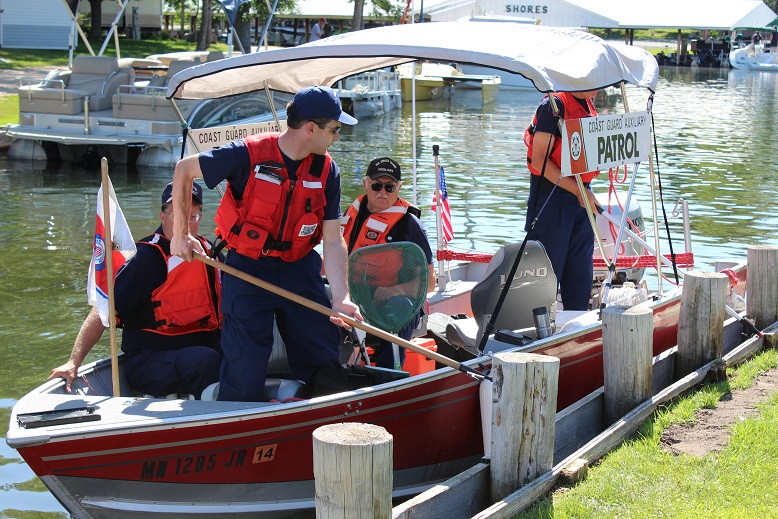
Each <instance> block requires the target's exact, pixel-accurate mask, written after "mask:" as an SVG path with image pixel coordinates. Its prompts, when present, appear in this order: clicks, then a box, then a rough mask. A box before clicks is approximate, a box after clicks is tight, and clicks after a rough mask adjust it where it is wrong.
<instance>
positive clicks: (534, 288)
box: [470, 240, 557, 330]
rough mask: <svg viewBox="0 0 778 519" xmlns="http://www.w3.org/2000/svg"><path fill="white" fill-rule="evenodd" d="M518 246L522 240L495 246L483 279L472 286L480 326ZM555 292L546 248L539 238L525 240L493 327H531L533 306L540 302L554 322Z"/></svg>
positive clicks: (474, 307) (472, 303) (492, 303)
mask: <svg viewBox="0 0 778 519" xmlns="http://www.w3.org/2000/svg"><path fill="white" fill-rule="evenodd" d="M520 248H521V244H519V243H514V244H510V245H506V246H504V247H502V248H501V249H500V250H498V251H497V253H496V254H495V255H494V257H493V258H492V261H490V262H489V266H488V267H487V270H486V274H485V275H484V279H482V280H481V281H480V282H479V283H478V284H477V285H476V286H475V287H474V288H473V291H472V292H471V294H470V306H471V307H472V309H473V316H474V317H475V318H476V320H477V321H478V326H479V328H480V327H481V326H482V323H481V321H482V320H483V319H484V318H486V319H487V320H488V318H489V317H490V316H491V314H492V312H493V311H494V307H495V305H496V304H497V300H498V299H499V297H500V292H501V290H502V288H503V286H504V285H505V279H506V278H507V275H508V274H509V273H510V270H511V267H512V266H513V263H514V262H515V261H516V254H518V252H519V249H520ZM556 292H557V279H556V275H555V274H554V269H553V267H552V266H551V261H550V260H549V259H548V255H547V254H546V249H545V248H543V245H542V244H541V243H540V242H538V241H534V240H529V241H527V245H526V246H525V248H524V256H523V257H522V258H521V262H520V263H519V269H518V270H517V271H516V275H515V276H514V278H513V282H512V283H511V288H510V289H509V290H508V296H507V297H506V298H505V302H504V303H503V306H502V309H501V310H500V314H499V315H498V316H497V322H496V323H495V330H499V329H500V328H507V329H509V330H516V329H519V328H530V327H534V320H533V317H532V310H533V309H534V308H537V307H541V306H544V307H546V308H547V309H548V314H549V318H550V320H551V322H553V321H554V318H555V316H556Z"/></svg>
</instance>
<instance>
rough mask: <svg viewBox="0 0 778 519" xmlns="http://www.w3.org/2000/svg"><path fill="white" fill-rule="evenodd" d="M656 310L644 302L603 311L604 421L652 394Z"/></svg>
mask: <svg viewBox="0 0 778 519" xmlns="http://www.w3.org/2000/svg"><path fill="white" fill-rule="evenodd" d="M653 337H654V313H653V312H652V311H651V309H650V308H647V307H643V306H633V307H626V306H609V307H607V308H605V309H604V310H603V311H602V352H603V377H604V391H605V394H604V397H605V407H604V419H605V425H606V426H607V425H611V424H613V423H614V422H616V420H618V419H620V418H621V417H622V416H624V415H625V414H627V413H628V412H630V411H631V410H632V409H634V408H636V407H637V406H638V405H640V404H641V403H642V402H644V401H646V400H648V399H649V398H651V377H652V367H651V361H652V359H653V351H652V343H653Z"/></svg>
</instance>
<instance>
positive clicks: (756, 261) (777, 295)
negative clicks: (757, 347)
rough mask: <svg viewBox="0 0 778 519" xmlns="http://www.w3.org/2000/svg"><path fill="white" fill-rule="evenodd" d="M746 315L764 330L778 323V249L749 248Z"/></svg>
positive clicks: (768, 247) (756, 246)
mask: <svg viewBox="0 0 778 519" xmlns="http://www.w3.org/2000/svg"><path fill="white" fill-rule="evenodd" d="M746 292H747V294H748V296H747V298H746V315H748V316H749V317H751V318H752V319H754V321H755V325H756V327H757V328H759V329H760V330H764V329H765V328H766V327H768V326H770V325H771V324H772V323H774V322H776V321H778V247H771V246H767V245H752V246H751V247H749V248H748V277H747V278H746Z"/></svg>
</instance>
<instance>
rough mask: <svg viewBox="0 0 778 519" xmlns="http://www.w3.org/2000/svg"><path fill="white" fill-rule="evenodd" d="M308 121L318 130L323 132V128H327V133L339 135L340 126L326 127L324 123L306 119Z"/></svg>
mask: <svg viewBox="0 0 778 519" xmlns="http://www.w3.org/2000/svg"><path fill="white" fill-rule="evenodd" d="M308 121H310V122H312V123H313V124H315V125H316V126H318V127H319V129H320V130H323V129H324V128H327V129H328V130H329V131H331V132H332V134H333V135H339V134H340V126H327V125H326V124H324V123H320V122H319V121H314V120H313V119H308Z"/></svg>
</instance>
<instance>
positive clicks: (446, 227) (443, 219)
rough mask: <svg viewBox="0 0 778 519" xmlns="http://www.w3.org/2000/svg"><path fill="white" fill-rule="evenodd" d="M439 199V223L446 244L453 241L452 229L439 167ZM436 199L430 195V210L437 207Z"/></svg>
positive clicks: (449, 208)
mask: <svg viewBox="0 0 778 519" xmlns="http://www.w3.org/2000/svg"><path fill="white" fill-rule="evenodd" d="M440 199H441V200H442V204H441V205H442V206H443V210H442V211H441V212H440V223H441V228H442V229H443V241H444V242H446V243H448V242H450V241H451V240H453V239H454V227H453V226H452V225H451V207H450V206H449V205H448V189H446V174H445V173H444V172H443V166H441V167H440ZM437 205H438V204H437V197H436V196H435V195H432V210H433V211H434V210H435V207H436V206H437Z"/></svg>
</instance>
